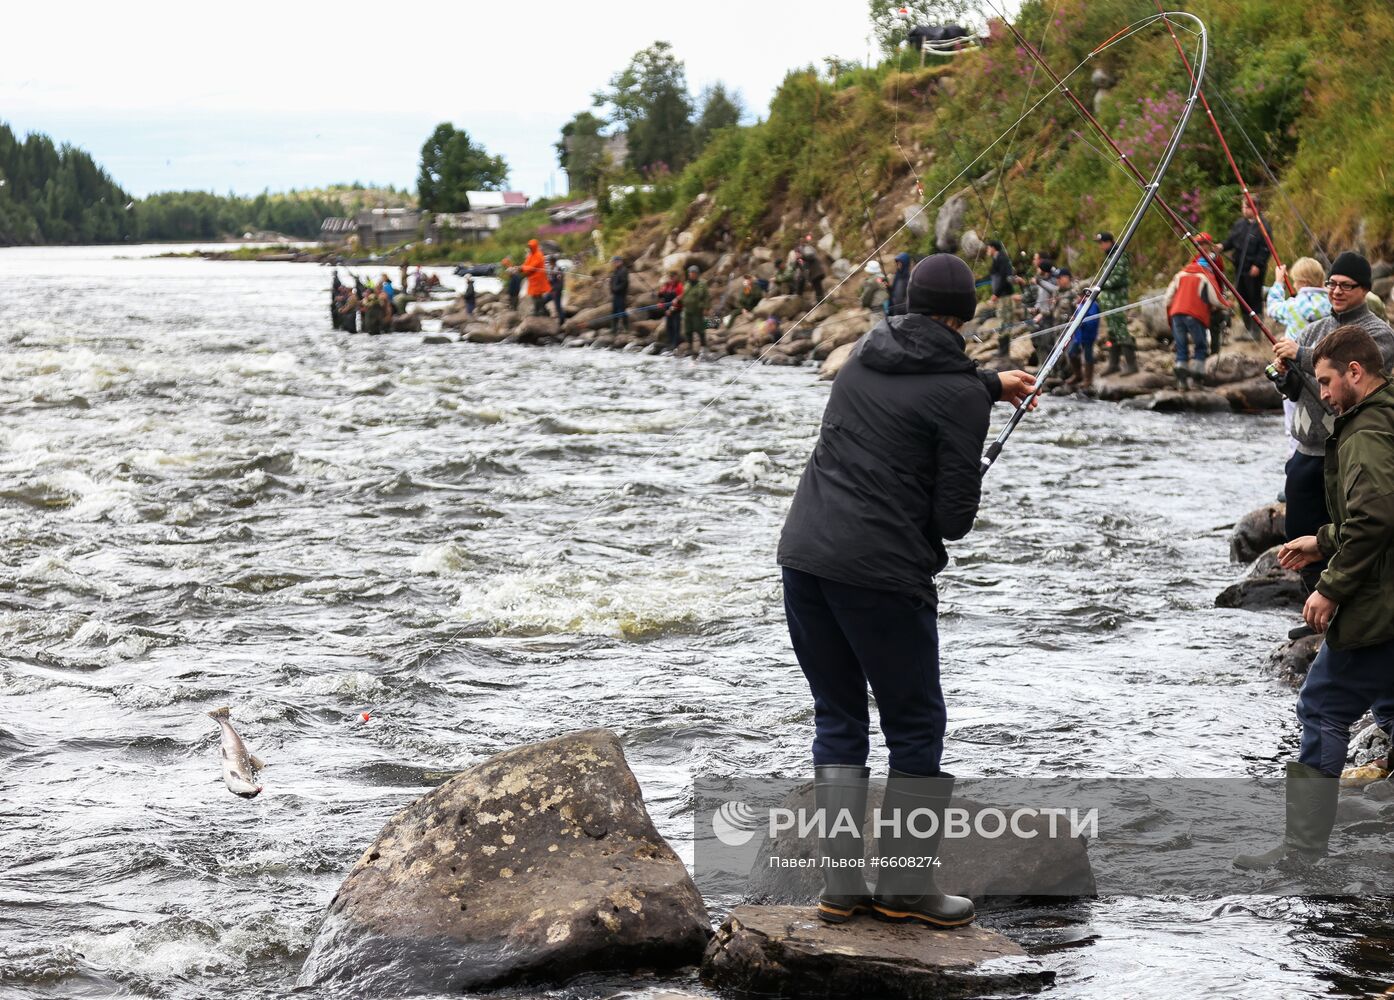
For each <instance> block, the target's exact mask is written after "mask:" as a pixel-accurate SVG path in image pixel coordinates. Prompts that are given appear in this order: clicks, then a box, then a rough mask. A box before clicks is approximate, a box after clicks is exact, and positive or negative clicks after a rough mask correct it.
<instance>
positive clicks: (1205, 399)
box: [1123, 373, 1230, 413]
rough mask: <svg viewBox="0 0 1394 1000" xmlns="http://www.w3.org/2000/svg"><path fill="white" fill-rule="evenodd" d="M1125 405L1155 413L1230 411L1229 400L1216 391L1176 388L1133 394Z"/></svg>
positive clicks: (1126, 400) (1128, 407) (1124, 402)
mask: <svg viewBox="0 0 1394 1000" xmlns="http://www.w3.org/2000/svg"><path fill="white" fill-rule="evenodd" d="M1149 374H1150V373H1149ZM1123 406H1125V407H1126V408H1127V409H1130V410H1150V411H1152V412H1154V413H1228V412H1230V405H1229V400H1227V399H1225V397H1223V396H1220V395H1218V394H1216V393H1213V392H1205V391H1196V392H1180V391H1179V390H1176V389H1165V390H1163V391H1161V392H1153V393H1148V394H1147V395H1145V396H1132V397H1130V398H1128V399H1125V400H1123Z"/></svg>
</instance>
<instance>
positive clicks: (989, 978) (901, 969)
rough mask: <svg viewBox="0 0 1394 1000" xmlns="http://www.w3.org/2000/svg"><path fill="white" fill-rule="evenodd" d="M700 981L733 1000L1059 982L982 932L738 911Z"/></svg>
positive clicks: (994, 990)
mask: <svg viewBox="0 0 1394 1000" xmlns="http://www.w3.org/2000/svg"><path fill="white" fill-rule="evenodd" d="M702 979H703V980H704V981H706V982H707V983H708V984H710V985H712V986H715V987H716V988H718V989H721V990H730V991H732V992H735V993H739V994H758V995H765V996H785V997H895V998H903V1000H941V998H946V997H955V998H957V997H976V996H989V995H991V996H1008V995H1010V996H1018V995H1020V994H1021V993H1023V992H1035V991H1036V990H1040V989H1042V988H1044V987H1046V986H1049V985H1050V984H1051V983H1052V982H1054V980H1055V973H1054V972H1051V971H1050V970H1048V969H1045V968H1044V967H1042V966H1041V964H1040V963H1039V962H1036V961H1034V960H1032V959H1029V958H1027V956H1026V953H1025V952H1024V951H1023V950H1022V949H1021V947H1020V946H1019V945H1017V944H1015V943H1014V942H1012V941H1010V940H1008V939H1007V938H1005V937H1003V936H1002V935H1001V934H998V933H997V932H995V931H990V930H987V929H986V928H983V927H974V926H968V927H960V928H958V929H956V930H946V931H939V930H925V929H924V928H922V927H906V926H901V925H891V924H883V923H879V922H877V921H874V920H854V921H852V922H851V923H847V924H842V925H838V926H832V925H829V924H826V923H824V922H823V921H821V920H819V919H818V916H817V914H816V912H815V911H814V910H813V909H812V908H811V907H794V906H738V907H736V908H735V909H734V910H732V911H731V914H730V916H728V917H727V918H726V920H725V922H723V923H722V925H721V927H720V928H719V929H718V930H717V932H716V936H715V937H713V938H712V940H711V944H710V945H709V946H708V947H707V953H706V955H705V957H704V958H703V959H702Z"/></svg>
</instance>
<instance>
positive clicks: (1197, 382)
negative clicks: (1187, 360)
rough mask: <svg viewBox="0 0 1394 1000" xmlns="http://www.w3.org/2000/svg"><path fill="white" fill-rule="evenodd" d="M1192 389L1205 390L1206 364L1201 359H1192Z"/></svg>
mask: <svg viewBox="0 0 1394 1000" xmlns="http://www.w3.org/2000/svg"><path fill="white" fill-rule="evenodd" d="M1191 388H1192V389H1204V388H1205V362H1204V361H1202V360H1200V359H1199V358H1192V359H1191Z"/></svg>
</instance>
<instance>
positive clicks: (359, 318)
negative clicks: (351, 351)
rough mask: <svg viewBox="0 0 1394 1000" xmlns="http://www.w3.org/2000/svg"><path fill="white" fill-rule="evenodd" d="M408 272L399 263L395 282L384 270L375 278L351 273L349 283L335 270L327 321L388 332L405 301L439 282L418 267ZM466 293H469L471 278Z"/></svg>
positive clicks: (336, 325) (350, 328)
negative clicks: (411, 272)
mask: <svg viewBox="0 0 1394 1000" xmlns="http://www.w3.org/2000/svg"><path fill="white" fill-rule="evenodd" d="M408 272H409V268H408V267H407V265H406V264H403V265H402V268H401V274H400V277H399V280H398V281H397V282H393V280H392V278H391V276H389V275H387V274H386V273H384V274H382V275H380V276H379V277H378V279H377V281H374V280H373V279H372V278H360V277H358V276H357V275H351V276H350V277H351V283H345V282H344V281H341V280H340V278H339V272H338V271H337V270H336V271H335V272H334V275H333V277H332V278H331V279H330V284H329V322H330V324H331V325H332V326H333V328H334V329H335V330H342V331H344V332H345V333H357V332H358V331H359V330H360V329H361V330H362V331H363V332H364V333H367V334H374V335H376V334H380V333H389V332H391V330H392V322H393V320H394V319H396V318H397V317H399V316H401V315H403V314H405V312H406V307H407V303H408V302H411V301H414V300H415V299H420V298H425V297H426V296H428V295H430V293H431V291H432V290H433V289H435V288H437V287H439V285H440V278H439V277H437V276H436V275H434V274H427V273H426V272H425V271H423V270H422V269H421V268H420V267H418V268H417V269H416V274H415V275H414V276H412V275H409V273H408ZM467 295H468V296H469V297H471V298H472V297H473V281H471V282H470V286H469V288H468V289H467Z"/></svg>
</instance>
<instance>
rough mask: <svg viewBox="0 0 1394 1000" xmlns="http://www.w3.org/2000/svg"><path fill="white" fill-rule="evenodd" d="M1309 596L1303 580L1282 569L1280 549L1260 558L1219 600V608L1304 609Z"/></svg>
mask: <svg viewBox="0 0 1394 1000" xmlns="http://www.w3.org/2000/svg"><path fill="white" fill-rule="evenodd" d="M1304 600H1306V595H1305V594H1303V592H1302V579H1301V578H1300V577H1299V576H1298V575H1297V574H1296V573H1294V572H1293V571H1292V570H1290V569H1283V567H1281V566H1279V565H1278V546H1276V545H1275V546H1273V548H1271V549H1269V550H1268V551H1267V552H1265V553H1264V554H1263V555H1261V556H1259V557H1258V559H1257V560H1256V561H1255V562H1254V564H1253V566H1251V567H1249V572H1248V573H1246V574H1244V578H1243V579H1242V580H1240V581H1239V582H1238V583H1233V584H1230V585H1229V586H1228V587H1226V588H1225V589H1224V590H1222V591H1221V592H1220V596H1218V597H1216V598H1215V607H1217V608H1248V609H1250V610H1255V609H1259V608H1279V609H1282V608H1300V607H1302V602H1303V601H1304Z"/></svg>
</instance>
